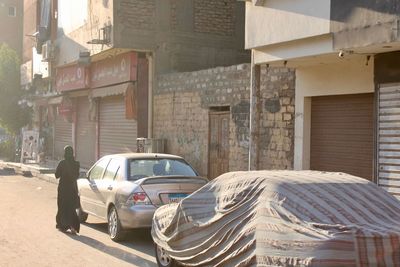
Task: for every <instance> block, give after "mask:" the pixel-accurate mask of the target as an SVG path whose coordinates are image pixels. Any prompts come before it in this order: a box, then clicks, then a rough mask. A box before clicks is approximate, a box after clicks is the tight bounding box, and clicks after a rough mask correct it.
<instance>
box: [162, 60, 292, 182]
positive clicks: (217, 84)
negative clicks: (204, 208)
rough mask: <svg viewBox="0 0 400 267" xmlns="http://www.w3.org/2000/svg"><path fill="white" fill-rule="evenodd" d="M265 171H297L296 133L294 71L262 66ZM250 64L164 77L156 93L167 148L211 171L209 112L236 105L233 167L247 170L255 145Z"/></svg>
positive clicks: (232, 122)
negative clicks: (251, 141)
mask: <svg viewBox="0 0 400 267" xmlns="http://www.w3.org/2000/svg"><path fill="white" fill-rule="evenodd" d="M261 90H262V102H263V111H262V114H261V120H262V121H261V125H262V127H261V132H260V134H261V140H260V162H259V163H260V169H267V168H268V169H291V168H292V167H293V136H294V124H293V121H294V72H293V71H291V70H288V69H284V68H283V69H279V68H277V69H270V70H268V72H267V71H266V68H263V69H262V78H261ZM249 96H250V65H249V64H242V65H237V66H231V67H218V68H214V69H208V70H202V71H196V72H185V73H177V74H167V75H161V76H159V78H158V88H157V90H156V91H155V92H154V137H155V138H164V139H166V141H167V143H166V152H167V153H172V154H178V155H181V156H183V157H184V158H185V159H187V160H188V161H189V162H190V163H191V164H192V165H193V166H194V167H195V168H196V169H197V170H198V171H199V172H200V174H201V175H204V176H206V175H207V171H208V166H207V164H208V131H209V128H208V127H209V125H208V114H209V112H210V109H214V108H216V107H227V106H229V107H230V113H231V119H230V135H229V146H230V148H229V149H230V152H229V170H230V171H235V170H246V169H247V166H248V146H249V107H250V102H249Z"/></svg>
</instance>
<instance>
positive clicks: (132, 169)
mask: <svg viewBox="0 0 400 267" xmlns="http://www.w3.org/2000/svg"><path fill="white" fill-rule="evenodd" d="M148 176H197V174H196V172H195V171H194V170H193V169H192V167H191V166H190V165H188V164H187V163H186V162H184V161H182V160H176V159H132V160H130V163H129V179H130V180H137V179H141V178H144V177H148Z"/></svg>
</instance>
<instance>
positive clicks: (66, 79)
mask: <svg viewBox="0 0 400 267" xmlns="http://www.w3.org/2000/svg"><path fill="white" fill-rule="evenodd" d="M88 74H89V72H88V71H87V69H86V68H85V67H81V66H76V65H75V66H69V67H64V68H59V69H57V73H56V88H57V91H59V92H62V91H69V90H75V89H83V88H87V87H89V84H88V82H89V77H88Z"/></svg>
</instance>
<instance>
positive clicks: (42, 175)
mask: <svg viewBox="0 0 400 267" xmlns="http://www.w3.org/2000/svg"><path fill="white" fill-rule="evenodd" d="M0 168H2V169H3V170H5V171H7V172H8V173H9V174H19V175H22V176H24V177H36V178H38V179H40V180H44V181H46V182H49V183H53V184H58V180H57V179H56V178H55V176H54V171H51V170H45V171H43V170H42V169H40V168H35V167H33V166H29V165H27V164H22V163H16V162H5V161H0Z"/></svg>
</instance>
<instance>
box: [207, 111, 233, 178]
mask: <svg viewBox="0 0 400 267" xmlns="http://www.w3.org/2000/svg"><path fill="white" fill-rule="evenodd" d="M229 119H230V113H229V111H228V112H226V111H224V112H211V113H210V115H209V144H208V147H209V148H208V151H209V152H208V153H209V155H208V178H209V179H214V178H215V177H217V176H219V175H221V174H223V173H225V172H228V171H229Z"/></svg>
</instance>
